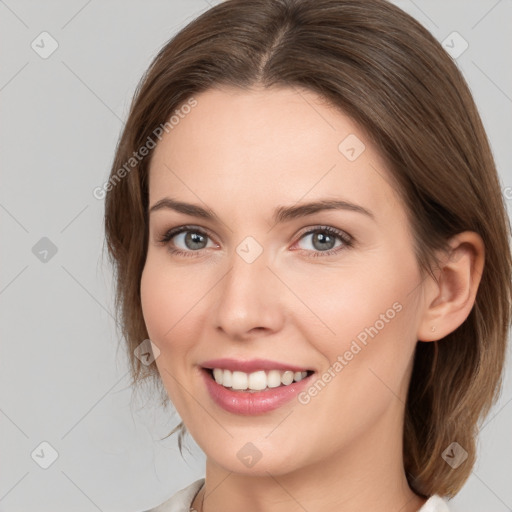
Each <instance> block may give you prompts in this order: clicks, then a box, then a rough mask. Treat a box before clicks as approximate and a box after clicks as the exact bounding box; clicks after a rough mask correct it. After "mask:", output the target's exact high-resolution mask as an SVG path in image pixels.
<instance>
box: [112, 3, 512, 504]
mask: <svg viewBox="0 0 512 512" xmlns="http://www.w3.org/2000/svg"><path fill="white" fill-rule="evenodd" d="M107 192H108V193H107V196H106V212H105V228H106V239H107V242H108V249H109V254H110V256H111V258H112V262H113V263H114V265H115V268H116V278H117V301H118V302H117V305H118V310H119V313H120V317H121V318H120V320H121V324H122V326H123V334H124V338H125V340H126V342H127V348H128V353H129V355H130V360H131V364H132V377H133V384H134V385H135V384H140V383H142V382H144V381H146V380H147V379H154V381H155V382H157V383H158V384H159V385H161V386H162V387H161V389H162V391H164V393H165V394H166V395H167V398H168V400H170V401H171V402H172V404H173V405H174V407H175V408H176V410H177V411H178V413H179V415H180V417H181V419H182V420H183V421H182V423H180V424H179V425H178V427H177V428H176V429H174V430H173V432H175V431H177V430H179V431H180V436H179V446H180V450H181V446H182V438H183V435H184V432H185V425H186V428H187V430H188V432H190V434H191V435H192V437H193V438H194V439H195V441H196V442H197V443H198V445H199V446H200V447H201V448H202V450H203V451H204V452H205V454H206V458H207V459H206V460H207V462H206V475H205V478H204V479H200V480H198V481H196V482H193V483H192V484H191V485H189V486H188V487H186V488H185V489H183V490H182V491H180V492H179V493H177V494H175V495H174V496H172V497H171V498H170V499H169V500H167V501H166V502H165V503H163V504H161V505H160V506H158V507H156V508H153V509H151V510H153V511H160V512H161V511H175V510H176V511H178V510H179V511H182V510H183V511H185V510H189V509H190V510H196V511H198V512H215V511H218V510H222V511H223V512H230V511H234V510H237V511H239V510H247V511H250V510H265V511H268V512H280V511H284V510H286V511H291V510H297V511H298V510H308V511H314V510H324V511H335V510H336V511H339V510H343V511H348V512H352V511H360V510H382V511H395V510H396V511H398V510H400V511H402V512H413V511H419V510H421V511H422V512H428V511H446V510H448V508H447V505H446V502H445V501H444V500H443V499H442V498H443V497H452V496H454V495H455V494H456V493H457V492H458V491H459V490H460V488H461V487H462V485H463V484H464V482H465V481H466V480H467V478H468V477H469V475H470V473H471V468H472V467H473V465H474V462H475V456H476V447H475V432H476V425H477V422H478V420H479V419H480V418H482V417H483V416H485V415H486V414H487V413H488V411H489V408H490V407H491V405H492V404H493V403H494V401H495V399H496V397H497V394H498V392H499V388H500V383H501V375H502V370H503V361H504V354H505V350H506V342H507V334H508V328H509V326H510V313H511V310H510V305H511V268H512V265H511V253H510V245H509V240H510V225H509V223H508V218H507V215H506V211H505V208H504V205H503V200H502V197H501V193H500V186H499V180H498V176H497V172H496V168H495V164H494V161H493V157H492V154H491V150H490V147H489V144H488V141H487V137H486V134H485V132H484V129H483V126H482V123H481V120H480V117H479V115H478V112H477V109H476V106H475V104H474V101H473V99H472V97H471V94H470V92H469V89H468V87H467V85H466V83H465V81H464V79H463V77H462V75H461V73H460V72H459V71H458V69H457V67H456V65H455V64H454V63H453V61H452V60H451V58H450V57H449V56H448V55H447V54H446V53H445V52H444V50H443V49H442V47H441V46H440V44H439V43H438V42H437V41H436V40H435V39H434V38H433V37H432V36H431V35H430V33H429V32H428V31H427V30H426V29H424V28H423V27H422V26H421V25H420V24H419V23H417V22H416V21H415V20H414V19H413V18H411V17H410V16H408V15H407V14H405V13H404V12H402V11H401V10H400V9H398V8H397V7H395V6H393V5H391V4H388V3H387V2H385V1H383V0H228V1H226V2H224V3H222V4H219V5H217V6H216V7H214V8H212V9H210V10H208V11H207V12H205V13H204V14H202V15H201V16H200V17H198V18H197V19H196V20H194V21H193V22H191V23H190V24H189V25H188V26H186V27H185V28H184V29H183V30H181V31H180V32H179V33H178V34H177V35H176V36H175V37H174V38H173V39H172V40H171V41H170V42H169V43H168V44H167V45H166V46H165V47H164V48H163V49H162V50H161V51H160V53H159V54H158V56H157V57H156V58H155V60H154V62H153V63H152V65H151V66H150V68H149V70H148V72H147V73H146V75H145V76H144V78H143V80H142V81H141V84H140V86H139V88H138V90H137V93H136V95H135V98H134V101H133V103H132V106H131V110H130V114H129V117H128V120H127V123H126V126H125V128H124V131H123V134H122V136H121V139H120V142H119V145H118V148H117V152H116V156H115V161H114V165H113V167H112V171H111V177H110V180H109V185H108V188H107ZM322 246H323V247H322ZM149 340H151V341H149ZM153 360H154V363H155V364H152V362H153Z"/></svg>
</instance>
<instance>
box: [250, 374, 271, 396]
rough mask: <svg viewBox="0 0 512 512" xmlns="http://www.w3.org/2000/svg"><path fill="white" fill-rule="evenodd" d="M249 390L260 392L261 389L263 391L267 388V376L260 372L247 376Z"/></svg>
mask: <svg viewBox="0 0 512 512" xmlns="http://www.w3.org/2000/svg"><path fill="white" fill-rule="evenodd" d="M248 386H249V389H254V390H255V391H260V390H261V389H265V388H266V387H267V375H266V373H265V372H264V371H263V370H261V371H258V372H254V373H250V374H249V382H248Z"/></svg>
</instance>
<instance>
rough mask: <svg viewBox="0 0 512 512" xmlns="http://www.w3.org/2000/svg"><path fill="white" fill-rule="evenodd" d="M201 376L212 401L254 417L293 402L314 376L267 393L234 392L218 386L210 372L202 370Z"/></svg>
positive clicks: (235, 411)
mask: <svg viewBox="0 0 512 512" xmlns="http://www.w3.org/2000/svg"><path fill="white" fill-rule="evenodd" d="M201 374H202V376H203V379H204V381H205V384H206V388H207V389H208V392H209V393H210V396H211V397H212V400H213V401H214V402H215V403H216V404H217V405H219V406H220V407H222V408H223V409H225V410H226V411H228V412H232V413H234V414H241V415H244V416H252V415H256V414H264V413H266V412H270V411H273V410H274V409H277V408H279V407H281V406H282V405H284V404H285V403H287V402H289V401H290V400H292V399H293V398H294V397H295V396H297V395H298V394H299V393H300V392H301V391H302V390H303V389H304V388H305V387H306V386H307V385H308V384H309V381H310V379H311V377H312V376H313V375H314V374H311V375H308V376H307V377H305V378H304V379H302V380H300V381H299V382H293V383H292V384H289V385H288V386H279V387H277V388H270V389H269V390H267V391H256V392H252V393H249V392H246V391H233V390H231V389H229V388H225V387H224V386H222V385H221V384H217V382H215V380H214V379H213V377H212V376H211V374H210V372H209V371H208V370H205V369H204V368H202V369H201Z"/></svg>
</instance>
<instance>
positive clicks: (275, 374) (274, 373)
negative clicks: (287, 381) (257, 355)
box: [267, 370, 281, 388]
mask: <svg viewBox="0 0 512 512" xmlns="http://www.w3.org/2000/svg"><path fill="white" fill-rule="evenodd" d="M280 385H281V372H280V371H279V370H270V371H269V372H268V376H267V386H268V387H269V388H277V387H278V386H280Z"/></svg>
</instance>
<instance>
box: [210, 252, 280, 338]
mask: <svg viewBox="0 0 512 512" xmlns="http://www.w3.org/2000/svg"><path fill="white" fill-rule="evenodd" d="M241 254H242V253H241ZM285 296H286V294H285V290H284V289H283V284H282V283H281V281H280V280H279V279H278V278H277V277H276V274H275V270H273V269H271V268H270V267H269V261H268V258H267V254H266V252H265V251H263V252H262V253H261V254H260V255H259V256H258V257H257V258H256V259H255V260H254V261H252V262H251V261H250V260H248V259H244V257H242V256H240V254H239V253H238V252H236V251H233V254H232V255H231V260H230V268H229V270H228V271H227V273H226V274H225V275H224V277H223V278H222V279H221V281H220V282H219V284H218V285H217V286H216V291H215V295H214V300H215V305H214V307H213V321H214V323H215V328H216V329H217V330H218V331H222V332H223V333H224V334H225V335H226V336H228V337H229V338H230V339H234V340H247V339H250V338H254V337H255V336H264V335H269V334H272V333H274V332H277V331H279V330H280V329H281V328H282V326H283V324H284V321H285V316H286V315H285V308H284V303H283V301H284V298H285Z"/></svg>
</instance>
